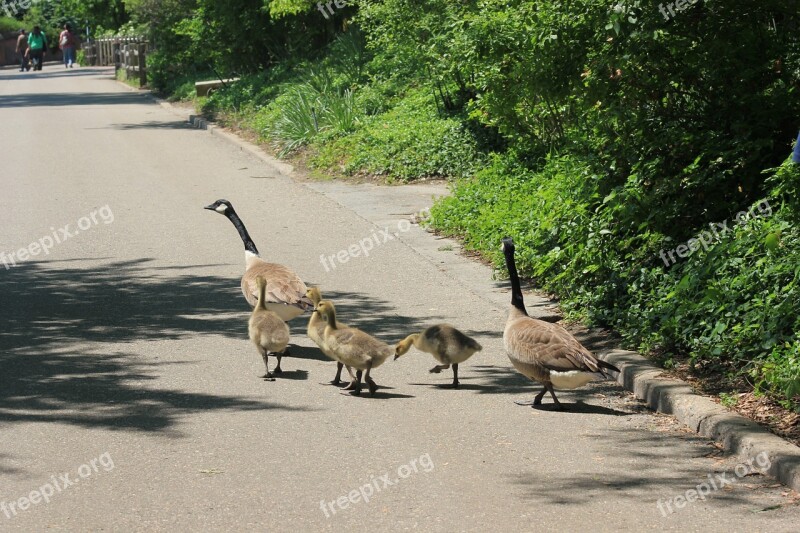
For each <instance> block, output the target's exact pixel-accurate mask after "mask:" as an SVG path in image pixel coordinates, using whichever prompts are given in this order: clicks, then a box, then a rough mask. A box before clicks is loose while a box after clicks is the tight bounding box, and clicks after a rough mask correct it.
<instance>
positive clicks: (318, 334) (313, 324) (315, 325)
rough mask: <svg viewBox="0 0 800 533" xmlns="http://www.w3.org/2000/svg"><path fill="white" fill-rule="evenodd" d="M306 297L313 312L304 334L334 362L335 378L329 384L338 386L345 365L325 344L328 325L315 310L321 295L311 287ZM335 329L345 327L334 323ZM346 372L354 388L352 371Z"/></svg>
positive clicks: (316, 289)
mask: <svg viewBox="0 0 800 533" xmlns="http://www.w3.org/2000/svg"><path fill="white" fill-rule="evenodd" d="M306 296H307V297H308V299H309V300H311V301H312V302H313V303H314V311H313V312H312V313H311V318H310V319H309V320H308V329H307V330H306V333H308V337H309V338H310V339H311V340H312V341H314V342H315V343H316V345H317V346H319V349H320V350H322V353H324V354H325V355H327V356H328V357H330V358H331V359H333V360H334V361H336V377H334V378H333V381H331V383H332V384H334V385H338V384H339V383H341V381H342V379H341V378H342V367H344V366H345V365H344V363H342V362H341V361H340V360H339V359H337V358H336V354H334V353H333V352H332V351H331V349H330V348H328V345H327V344H325V339H324V335H325V326H327V325H328V323H327V322H326V321H325V319H324V318H322V315H321V314H320V312H319V311H318V310H317V305H319V302H320V301H322V293H321V292H320V290H319V288H318V287H311V288H310V289H308V290H307V291H306ZM336 327H337V328H343V327H346V326H345V325H344V324H342V323H341V322H336ZM347 372H348V373H349V374H350V378H351V380H350V383H351V385H353V386H355V385H354V382H355V380H356V377H355V375H354V374H353V370H352V369H351V368H350V367H349V366H348V367H347Z"/></svg>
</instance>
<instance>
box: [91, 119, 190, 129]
mask: <svg viewBox="0 0 800 533" xmlns="http://www.w3.org/2000/svg"><path fill="white" fill-rule="evenodd" d="M88 129H95V130H99V129H104V130H105V129H112V130H120V131H126V130H150V129H157V130H196V131H200V130H197V129H196V128H194V127H192V125H191V124H189V123H188V122H187V121H185V120H171V121H167V122H164V121H159V120H150V121H147V122H136V123H130V124H111V125H110V126H107V127H105V128H88Z"/></svg>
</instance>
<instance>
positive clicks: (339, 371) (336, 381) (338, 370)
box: [331, 361, 344, 385]
mask: <svg viewBox="0 0 800 533" xmlns="http://www.w3.org/2000/svg"><path fill="white" fill-rule="evenodd" d="M342 368H344V364H343V363H340V362H338V361H337V363H336V377H334V378H333V381H331V385H338V384H339V383H341V382H342Z"/></svg>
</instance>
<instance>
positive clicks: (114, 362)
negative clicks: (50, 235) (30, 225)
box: [0, 259, 417, 436]
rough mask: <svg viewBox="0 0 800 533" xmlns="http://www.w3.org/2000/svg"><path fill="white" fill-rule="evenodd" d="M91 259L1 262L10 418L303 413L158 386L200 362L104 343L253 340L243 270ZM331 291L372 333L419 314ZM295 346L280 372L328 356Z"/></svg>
mask: <svg viewBox="0 0 800 533" xmlns="http://www.w3.org/2000/svg"><path fill="white" fill-rule="evenodd" d="M83 261H89V260H80V259H77V260H70V261H48V262H35V261H29V262H26V263H20V264H19V265H18V266H16V267H12V268H11V269H9V270H4V269H0V295H1V296H0V297H2V302H0V324H2V330H0V369H2V371H0V424H2V423H15V422H16V423H18V422H55V423H62V424H63V423H67V424H73V425H76V426H81V427H100V428H106V429H112V430H133V431H147V432H171V433H173V434H174V435H175V436H179V435H180V433H179V432H177V431H175V430H174V429H172V426H173V425H175V424H176V423H177V421H178V419H179V418H181V417H183V416H186V415H188V414H191V413H193V412H198V411H208V410H237V411H240V410H268V409H281V410H304V409H303V408H294V407H288V406H285V405H281V404H279V403H273V402H269V401H260V400H253V399H249V398H244V397H236V396H221V395H214V394H205V393H197V392H190V391H184V390H179V389H168V388H147V387H144V386H143V385H145V384H146V383H147V382H149V381H153V380H156V379H157V378H158V377H159V376H161V375H162V374H163V373H164V371H165V369H166V367H167V366H168V365H183V364H196V361H191V362H190V361H180V360H165V359H163V358H162V359H161V360H159V358H158V357H156V356H152V357H151V356H150V355H149V354H145V355H144V356H143V355H142V354H141V353H126V352H123V351H114V350H109V349H108V348H106V347H105V346H107V345H108V344H110V343H117V344H119V343H133V342H140V341H148V340H153V341H157V340H174V339H183V338H196V337H197V336H198V335H215V336H222V337H226V338H231V339H247V316H248V313H249V308H248V306H247V304H246V303H245V301H244V298H243V297H242V295H241V293H240V290H239V279H238V278H233V279H231V278H228V277H220V276H213V275H198V274H196V273H195V272H197V270H198V269H199V268H202V267H204V266H209V265H189V266H166V267H158V266H152V265H151V264H150V263H151V261H152V260H150V259H137V260H131V261H107V260H106V262H104V263H101V264H99V265H98V264H97V261H98V260H96V259H93V260H91V261H92V263H91V265H90V266H85V267H82V266H81V264H82V263H83ZM100 261H103V260H100ZM330 297H332V298H335V299H336V300H337V301H338V303H339V309H340V310H341V312H342V313H343V315H342V316H343V318H344V317H345V316H346V317H347V319H348V320H349V322H350V324H353V325H358V326H360V327H364V329H366V330H367V331H369V332H370V333H373V334H378V335H389V334H391V335H392V336H393V337H396V336H398V335H396V330H397V328H400V327H401V326H402V327H405V326H407V325H414V324H415V323H416V320H417V319H415V318H412V317H405V316H401V315H397V314H396V313H393V311H394V307H393V306H392V305H391V304H389V303H388V302H385V301H381V300H379V299H376V298H374V297H371V296H367V295H364V294H360V293H332V294H330ZM365 308H366V309H369V313H365V312H364V309H365ZM307 316H308V315H306V317H307ZM357 317H360V318H357ZM306 319H307V318H303V317H300V318H298V319H297V320H295V321H293V323H292V330H293V333H294V336H295V338H298V337H300V336H304V335H305V325H306V322H305V320H306ZM390 340H391V339H390ZM87 345H90V346H89V347H88V348H87ZM292 350H293V351H294V353H293V354H292V355H290V356H289V358H288V359H287V361H286V363H288V366H287V369H286V370H288V372H284V376H281V379H296V380H307V379H308V375H307V374H306V373H305V372H304V371H297V370H295V369H293V368H292V365H291V359H292V358H293V357H295V358H309V359H319V360H325V361H326V360H328V359H327V358H326V357H325V356H324V355H323V354H322V353H321V352H320V351H319V350H318V349H316V348H306V347H301V346H296V345H294V346H292ZM253 356H254V357H255V350H253ZM331 369H332V370H331V371H333V366H332V367H331ZM383 396H384V397H386V396H387V394H385V393H384V394H383ZM393 396H394V395H393ZM397 397H405V396H400V395H398V396H397Z"/></svg>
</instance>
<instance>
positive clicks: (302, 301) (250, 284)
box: [242, 263, 314, 310]
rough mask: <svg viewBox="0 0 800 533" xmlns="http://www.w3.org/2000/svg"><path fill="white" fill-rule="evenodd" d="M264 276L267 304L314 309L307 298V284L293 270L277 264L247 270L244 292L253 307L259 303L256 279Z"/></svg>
mask: <svg viewBox="0 0 800 533" xmlns="http://www.w3.org/2000/svg"><path fill="white" fill-rule="evenodd" d="M258 276H263V277H264V279H265V280H266V282H267V285H266V288H265V298H266V300H267V302H272V303H282V304H286V305H293V306H296V307H300V308H301V309H304V310H305V309H308V308H310V307H313V305H314V304H313V303H312V302H311V300H310V299H309V298H308V297H307V296H306V290H308V287H306V284H305V283H303V280H301V279H300V277H299V276H298V275H297V274H295V273H294V272H293V271H292V270H290V269H288V268H286V267H285V266H283V265H278V264H275V263H264V264H263V265H259V266H257V267H253V268H250V269H248V270H247V273H246V274H245V276H244V277H242V292H243V293H244V296H245V298H246V299H247V301H248V302H250V304H251V305H255V303H256V302H257V301H258V286H257V285H256V278H257V277H258Z"/></svg>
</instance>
